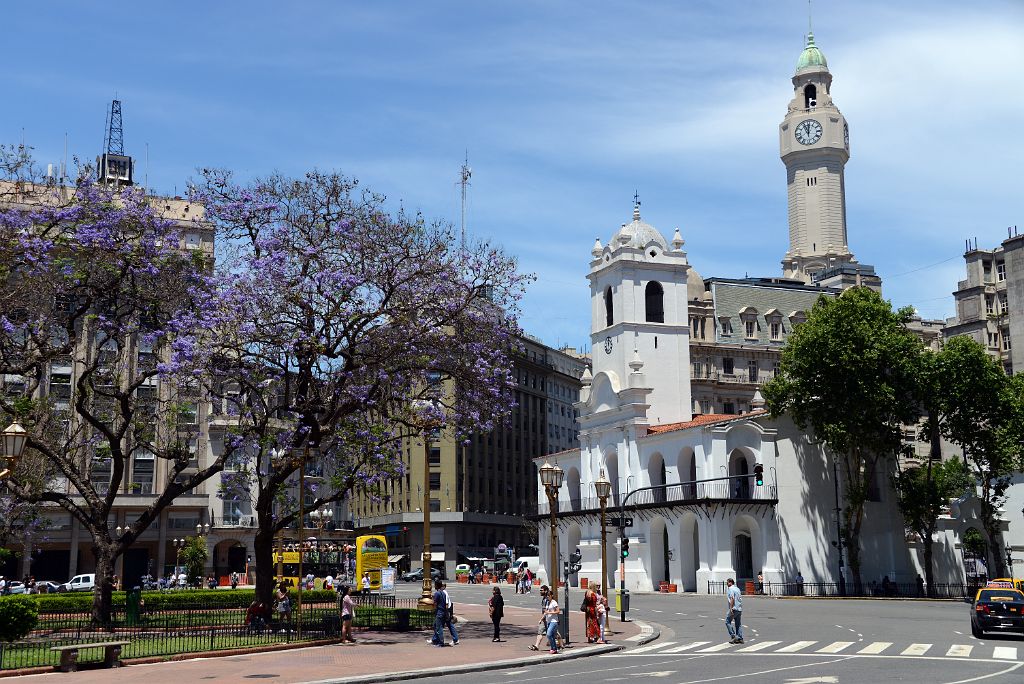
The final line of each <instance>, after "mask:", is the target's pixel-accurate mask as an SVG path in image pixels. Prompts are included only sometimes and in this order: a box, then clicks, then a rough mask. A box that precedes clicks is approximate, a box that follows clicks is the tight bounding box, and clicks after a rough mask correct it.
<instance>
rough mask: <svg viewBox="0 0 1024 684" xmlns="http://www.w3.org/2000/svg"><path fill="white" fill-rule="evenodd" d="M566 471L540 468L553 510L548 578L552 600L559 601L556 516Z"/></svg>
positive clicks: (549, 505) (554, 468)
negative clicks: (559, 491)
mask: <svg viewBox="0 0 1024 684" xmlns="http://www.w3.org/2000/svg"><path fill="white" fill-rule="evenodd" d="M564 477H565V471H564V470H562V469H561V468H559V467H558V466H557V465H551V464H550V463H548V462H545V463H544V465H542V466H541V467H540V483H541V484H542V485H544V493H545V494H547V495H548V508H550V510H551V567H550V568H549V569H548V578H549V581H550V582H551V598H552V599H554V600H555V601H557V600H558V538H557V537H556V536H555V535H556V532H557V530H556V524H557V522H556V520H555V518H556V515H557V513H558V490H559V489H560V488H561V486H562V479H563V478H564Z"/></svg>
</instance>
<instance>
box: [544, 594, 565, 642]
mask: <svg viewBox="0 0 1024 684" xmlns="http://www.w3.org/2000/svg"><path fill="white" fill-rule="evenodd" d="M561 612H562V611H561V609H560V608H559V607H558V601H556V600H555V599H554V597H549V598H548V603H547V606H545V608H544V617H545V618H547V623H548V624H547V628H548V645H549V646H550V647H551V653H552V654H555V653H558V642H557V641H556V640H555V636H556V634H558V615H559V613H561Z"/></svg>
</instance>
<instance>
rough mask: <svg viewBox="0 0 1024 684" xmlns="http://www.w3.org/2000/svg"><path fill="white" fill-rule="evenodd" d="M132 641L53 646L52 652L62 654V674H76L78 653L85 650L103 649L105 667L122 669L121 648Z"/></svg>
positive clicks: (59, 667) (58, 667) (60, 666)
mask: <svg viewBox="0 0 1024 684" xmlns="http://www.w3.org/2000/svg"><path fill="white" fill-rule="evenodd" d="M130 643H131V642H130V641H100V642H96V643H93V644H71V645H69V646H53V647H52V648H50V650H51V651H57V652H58V653H60V665H58V666H57V669H58V670H60V671H61V672H74V671H75V670H77V669H78V652H79V651H80V650H82V649H83V648H102V649H103V666H104V667H121V647H122V646H127V645H128V644H130Z"/></svg>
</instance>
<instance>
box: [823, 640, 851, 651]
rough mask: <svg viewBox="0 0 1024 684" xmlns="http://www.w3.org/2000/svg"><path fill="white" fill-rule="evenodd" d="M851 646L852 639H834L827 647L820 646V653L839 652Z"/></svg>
mask: <svg viewBox="0 0 1024 684" xmlns="http://www.w3.org/2000/svg"><path fill="white" fill-rule="evenodd" d="M849 646H853V642H852V641H834V642H832V643H831V644H829V645H828V646H826V647H825V648H819V649H818V653H839V652H840V651H842V650H843V649H844V648H847V647H849Z"/></svg>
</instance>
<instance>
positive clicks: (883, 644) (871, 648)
mask: <svg viewBox="0 0 1024 684" xmlns="http://www.w3.org/2000/svg"><path fill="white" fill-rule="evenodd" d="M890 646H892V642H891V641H875V642H872V643H870V644H868V645H867V646H865V647H864V648H862V649H860V650H859V651H857V653H863V654H864V655H878V654H879V653H881V652H882V651H884V650H885V649H887V648H889V647H890Z"/></svg>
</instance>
